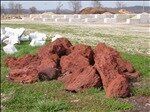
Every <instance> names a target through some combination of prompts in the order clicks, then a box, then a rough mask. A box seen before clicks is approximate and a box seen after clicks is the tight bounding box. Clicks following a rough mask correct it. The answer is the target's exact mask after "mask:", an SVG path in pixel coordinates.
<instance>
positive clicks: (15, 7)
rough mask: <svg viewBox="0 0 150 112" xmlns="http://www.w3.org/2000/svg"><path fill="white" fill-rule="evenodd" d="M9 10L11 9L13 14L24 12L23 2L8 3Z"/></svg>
mask: <svg viewBox="0 0 150 112" xmlns="http://www.w3.org/2000/svg"><path fill="white" fill-rule="evenodd" d="M8 7H9V10H11V12H10V13H12V14H21V13H22V4H20V3H14V2H10V3H9V4H8Z"/></svg>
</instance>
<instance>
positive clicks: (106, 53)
mask: <svg viewBox="0 0 150 112" xmlns="http://www.w3.org/2000/svg"><path fill="white" fill-rule="evenodd" d="M94 60H95V68H96V69H97V71H98V72H99V74H100V76H101V79H102V83H103V87H104V89H105V91H106V94H108V95H107V96H108V97H125V96H128V95H129V92H128V91H127V90H126V89H127V88H128V86H129V83H128V82H127V81H123V84H122V81H121V82H120V80H118V77H120V75H121V76H122V77H124V78H120V79H123V80H127V79H126V78H129V77H128V76H127V75H125V74H126V73H130V72H133V71H134V69H133V67H132V66H131V64H129V63H128V62H126V61H124V60H123V59H122V58H121V56H120V54H119V53H118V52H117V51H116V50H114V49H113V48H111V47H108V46H106V45H105V44H104V43H100V44H98V45H97V46H96V48H95V56H94ZM117 81H118V82H117ZM112 84H114V85H115V84H117V86H113V89H112V88H111V86H110V85H112ZM109 86H110V87H109ZM120 88H121V89H120ZM109 89H110V90H109ZM111 90H112V91H111ZM108 91H109V93H111V95H110V94H109V93H107V92H108ZM113 91H118V92H117V93H120V94H119V95H118V94H117V93H116V94H113V93H114V92H113ZM122 91H124V92H122ZM125 92H126V93H125Z"/></svg>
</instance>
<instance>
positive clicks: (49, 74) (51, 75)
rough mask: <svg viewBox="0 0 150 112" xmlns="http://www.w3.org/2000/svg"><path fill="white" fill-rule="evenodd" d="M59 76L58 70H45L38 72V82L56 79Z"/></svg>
mask: <svg viewBox="0 0 150 112" xmlns="http://www.w3.org/2000/svg"><path fill="white" fill-rule="evenodd" d="M59 75H60V70H59V69H57V68H50V67H48V68H46V69H43V70H41V71H40V72H38V78H39V80H40V81H45V80H47V81H48V80H52V79H57V78H58V77H59Z"/></svg>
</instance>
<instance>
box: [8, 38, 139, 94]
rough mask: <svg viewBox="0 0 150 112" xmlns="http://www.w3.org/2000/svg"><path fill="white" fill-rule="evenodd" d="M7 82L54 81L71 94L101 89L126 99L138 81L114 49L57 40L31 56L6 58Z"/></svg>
mask: <svg viewBox="0 0 150 112" xmlns="http://www.w3.org/2000/svg"><path fill="white" fill-rule="evenodd" d="M5 63H6V65H7V66H8V67H9V75H8V80H9V81H12V82H16V83H22V84H26V83H34V82H37V81H45V80H52V79H56V80H58V81H61V82H63V83H64V85H65V89H66V90H67V91H71V92H78V91H82V90H84V89H86V88H90V87H96V88H98V87H103V88H104V90H105V92H106V96H107V97H127V96H129V95H130V88H129V85H130V81H131V80H135V79H137V78H139V72H137V71H136V70H135V69H134V68H133V66H132V65H131V64H130V63H129V62H127V61H125V60H123V59H122V58H121V56H120V54H119V52H117V51H116V50H115V49H113V48H111V47H108V46H106V45H105V44H104V43H99V44H98V45H97V46H96V47H95V49H94V50H93V49H92V48H91V47H90V46H88V45H84V44H78V45H75V46H73V45H72V44H71V43H70V41H69V40H67V39H66V38H59V39H57V40H55V41H54V42H50V43H48V44H47V45H45V46H43V47H41V48H40V49H39V50H38V53H37V54H35V55H30V54H28V55H26V56H24V57H21V58H14V57H8V58H7V59H6V60H5Z"/></svg>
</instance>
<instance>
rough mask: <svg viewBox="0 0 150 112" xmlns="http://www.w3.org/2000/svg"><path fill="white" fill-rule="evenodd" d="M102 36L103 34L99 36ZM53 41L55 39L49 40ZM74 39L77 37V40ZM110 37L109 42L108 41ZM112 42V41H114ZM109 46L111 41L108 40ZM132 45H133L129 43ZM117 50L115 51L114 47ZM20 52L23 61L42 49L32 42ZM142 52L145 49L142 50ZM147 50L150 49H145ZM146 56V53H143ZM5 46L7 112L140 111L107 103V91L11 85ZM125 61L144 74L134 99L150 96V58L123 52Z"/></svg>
mask: <svg viewBox="0 0 150 112" xmlns="http://www.w3.org/2000/svg"><path fill="white" fill-rule="evenodd" d="M3 26H10V27H25V28H27V29H29V31H30V30H31V31H41V32H45V33H47V34H48V35H50V34H51V33H55V32H60V33H62V34H64V35H65V34H68V33H69V35H76V36H81V37H84V36H85V33H84V31H83V32H82V33H80V32H77V31H76V29H73V30H72V29H67V28H56V27H53V26H48V25H41V26H40V25H37V24H32V25H29V24H26V25H24V24H3V23H2V27H3ZM99 34H101V32H99ZM92 35H95V36H94V37H96V38H98V39H101V38H104V37H107V36H108V37H109V38H111V35H108V34H107V35H105V34H101V35H97V34H96V33H95V34H94V33H93V34H92ZM49 37H51V35H50V36H49ZM73 37H74V36H73ZM108 37H107V38H108ZM125 37H126V38H124V41H126V42H128V41H130V38H131V39H132V38H134V37H131V36H125ZM112 38H113V39H116V40H118V41H120V42H122V41H123V40H122V38H118V35H116V36H115V35H113V36H112ZM69 39H70V40H71V42H72V43H73V44H76V43H86V44H89V45H92V46H95V45H96V44H97V41H96V40H95V41H92V42H91V41H90V40H89V38H87V39H85V40H84V39H83V38H81V39H77V38H75V39H74V38H69ZM113 39H112V40H113ZM106 42H108V40H106ZM129 44H130V43H129ZM114 46H115V48H117V49H118V50H119V51H124V50H121V47H123V46H121V47H120V46H119V45H118V44H114ZM114 46H113V47H114ZM16 47H17V49H18V52H17V53H16V54H14V55H13V56H15V57H21V56H24V55H25V54H34V53H36V51H37V49H38V47H31V46H29V42H23V43H21V44H20V45H16ZM140 49H141V48H140ZM144 49H146V47H145V48H144ZM143 54H144V52H143ZM7 56H8V55H6V54H5V53H4V52H3V50H2V46H1V100H2V101H1V103H2V106H1V108H2V111H3V112H66V111H68V112H116V111H117V112H118V111H124V110H133V109H135V108H136V107H135V106H134V104H132V103H130V102H125V101H122V100H120V99H107V98H105V92H104V90H103V89H101V88H99V89H95V88H90V89H87V90H85V91H84V92H82V93H80V92H79V93H70V92H66V91H65V90H64V87H63V84H61V83H59V82H57V81H55V80H53V81H48V82H37V83H34V84H26V85H20V84H15V83H11V82H8V81H7V78H6V76H7V75H8V68H7V67H6V66H5V64H4V59H5V58H6V57H7ZM122 57H123V58H125V59H127V60H129V61H130V62H131V63H133V65H134V67H135V68H136V69H137V70H139V71H140V73H141V80H140V82H138V84H139V85H138V86H135V87H133V88H131V92H132V94H133V96H144V97H149V96H150V88H149V86H150V74H149V63H150V59H149V57H148V56H145V55H142V54H139V53H138V54H136V52H134V53H132V54H131V53H130V52H122Z"/></svg>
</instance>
